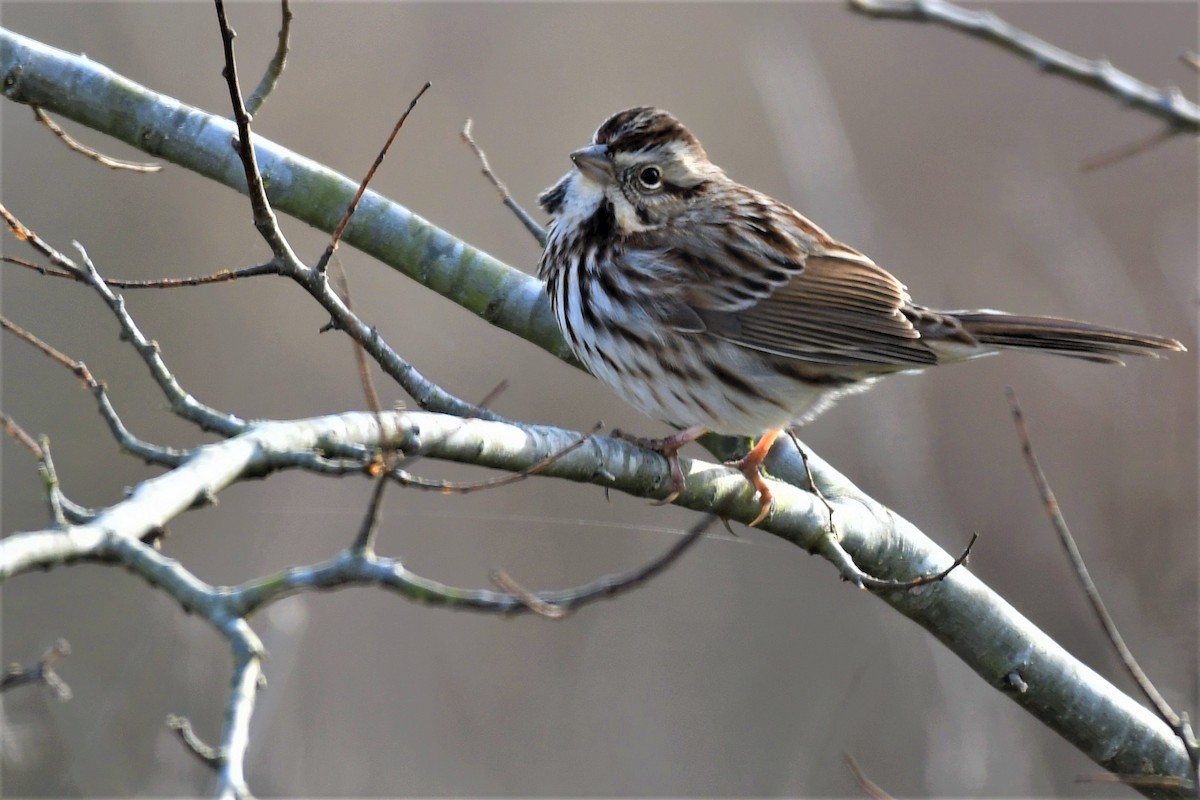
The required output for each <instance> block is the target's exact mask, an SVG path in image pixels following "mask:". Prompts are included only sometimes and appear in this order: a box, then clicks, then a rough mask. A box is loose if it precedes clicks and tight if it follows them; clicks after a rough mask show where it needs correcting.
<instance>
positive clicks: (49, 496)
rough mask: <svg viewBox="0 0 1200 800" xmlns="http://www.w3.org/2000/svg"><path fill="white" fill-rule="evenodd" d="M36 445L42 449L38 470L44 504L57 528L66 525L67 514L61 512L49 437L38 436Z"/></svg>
mask: <svg viewBox="0 0 1200 800" xmlns="http://www.w3.org/2000/svg"><path fill="white" fill-rule="evenodd" d="M38 445H39V447H40V449H41V451H42V457H41V459H40V461H41V464H39V465H38V471H39V472H40V473H41V475H42V485H43V486H44V488H45V490H46V504H47V506H49V510H50V519H51V520H53V521H54V525H55V526H56V527H58V528H65V527H67V515H66V514H65V513H64V512H63V503H62V501H63V496H62V489H61V488H60V487H59V485H58V472H57V471H56V470H55V469H54V459H53V458H52V457H51V456H50V437H49V436H46V435H44V434H43V435H42V436H39V437H38Z"/></svg>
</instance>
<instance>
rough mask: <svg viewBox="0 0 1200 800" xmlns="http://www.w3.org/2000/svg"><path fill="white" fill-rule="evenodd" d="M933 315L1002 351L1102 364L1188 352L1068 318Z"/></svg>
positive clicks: (1161, 340)
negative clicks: (1040, 354)
mask: <svg viewBox="0 0 1200 800" xmlns="http://www.w3.org/2000/svg"><path fill="white" fill-rule="evenodd" d="M938 314H939V315H940V316H942V317H943V320H944V321H951V320H953V321H955V322H957V325H956V326H955V327H957V328H959V331H960V332H961V333H965V334H967V336H968V337H969V338H971V339H974V340H975V341H976V342H977V343H979V344H980V345H984V346H986V347H993V348H1000V349H1005V350H1030V351H1034V352H1039V353H1053V354H1054V355H1060V356H1070V357H1071V358H1082V359H1085V360H1087V361H1098V362H1100V363H1105V364H1123V363H1124V362H1123V361H1122V360H1121V357H1122V356H1153V357H1157V356H1159V354H1160V352H1161V351H1163V350H1176V351H1183V350H1187V348H1186V347H1184V346H1183V345H1182V344H1180V343H1179V342H1177V341H1176V340H1174V339H1170V338H1168V337H1166V336H1154V335H1152V334H1148V333H1136V332H1134V331H1124V330H1121V329H1120V328H1108V327H1105V326H1103V325H1093V324H1092V323H1090V322H1077V321H1075V320H1073V319H1060V318H1058V317H1035V316H1022V315H1019V314H1006V313H1004V312H1003V311H986V310H982V311H941V312H938ZM922 333H924V331H922Z"/></svg>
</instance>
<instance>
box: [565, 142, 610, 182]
mask: <svg viewBox="0 0 1200 800" xmlns="http://www.w3.org/2000/svg"><path fill="white" fill-rule="evenodd" d="M571 161H572V162H574V164H575V167H576V169H578V170H579V171H580V172H582V173H583V174H584V175H586V176H587V177H589V178H591V179H592V180H594V181H596V182H597V183H612V179H613V165H612V162H611V161H609V160H608V145H606V144H590V145H588V146H587V147H584V148H581V149H579V150H576V151H575V152H574V153H571Z"/></svg>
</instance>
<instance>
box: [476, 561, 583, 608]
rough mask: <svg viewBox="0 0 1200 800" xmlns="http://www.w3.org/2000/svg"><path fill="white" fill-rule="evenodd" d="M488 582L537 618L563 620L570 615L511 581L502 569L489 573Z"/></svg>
mask: <svg viewBox="0 0 1200 800" xmlns="http://www.w3.org/2000/svg"><path fill="white" fill-rule="evenodd" d="M488 580H490V581H491V582H492V583H494V584H496V587H497V588H498V589H500V591H502V592H507V593H508V594H510V595H512V596H513V597H515V598H516V599H517V600H518V601H519V602H520V603H521V605H523V606H525V607H526V608H528V609H529V610H530V611H532V612H533V613H534V614H537V615H538V616H539V617H545V618H546V619H563V618H565V617H566V616H567V615H568V614H570V613H571V611H570V609H566V608H563V607H562V606H559V605H555V604H554V603H547V602H546V601H545V600H543V599H542V598H540V597H538V596H537V595H536V594H534V593H533V592H531V591H529V590H528V589H526V588H525V587H524V586H522V585H521V584H519V583H517V582H516V581H515V580H513V578H512V576H510V575H509V574H508V573H507V572H505V571H504V570H502V569H494V570H492V571H491V572H489V573H488Z"/></svg>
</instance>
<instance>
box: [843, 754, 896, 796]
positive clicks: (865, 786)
mask: <svg viewBox="0 0 1200 800" xmlns="http://www.w3.org/2000/svg"><path fill="white" fill-rule="evenodd" d="M842 761H845V762H846V766H847V767H848V768H849V769H850V774H851V775H853V776H854V780H856V781H858V785H859V788H861V789H862V790H863V792H865V793H866V795H867V797H870V798H872V800H892V796H891V795H890V794H888V793H887V792H885V791H884V790H883V787H882V786H880V785H879V784H877V783H875V781H873V780H871V779H870V778H868V777H867V773H865V772H863V769H862V767H860V766H859V765H858V762H857V761H855V760H854V756H852V755H850V754H849V753H842Z"/></svg>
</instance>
